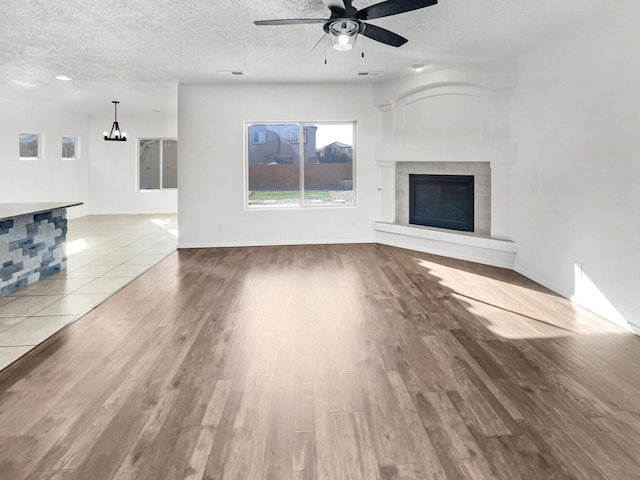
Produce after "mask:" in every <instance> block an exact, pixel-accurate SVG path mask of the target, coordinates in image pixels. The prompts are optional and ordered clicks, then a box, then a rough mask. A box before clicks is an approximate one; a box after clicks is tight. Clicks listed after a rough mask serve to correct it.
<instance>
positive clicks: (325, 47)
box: [324, 35, 327, 65]
mask: <svg viewBox="0 0 640 480" xmlns="http://www.w3.org/2000/svg"><path fill="white" fill-rule="evenodd" d="M324 64H325V65H326V64H327V36H326V35H325V36H324Z"/></svg>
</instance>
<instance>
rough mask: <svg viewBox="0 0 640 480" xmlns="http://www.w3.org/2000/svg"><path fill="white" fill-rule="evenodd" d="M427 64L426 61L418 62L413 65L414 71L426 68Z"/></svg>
mask: <svg viewBox="0 0 640 480" xmlns="http://www.w3.org/2000/svg"><path fill="white" fill-rule="evenodd" d="M425 67H426V65H425V64H424V63H416V64H414V65H411V69H412V70H413V71H414V72H421V71H423V70H424V69H425Z"/></svg>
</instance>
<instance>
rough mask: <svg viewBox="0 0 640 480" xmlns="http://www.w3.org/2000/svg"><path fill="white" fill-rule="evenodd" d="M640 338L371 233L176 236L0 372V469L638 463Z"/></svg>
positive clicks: (521, 286)
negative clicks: (292, 237)
mask: <svg viewBox="0 0 640 480" xmlns="http://www.w3.org/2000/svg"><path fill="white" fill-rule="evenodd" d="M639 365H640V338H638V337H635V336H634V335H632V334H630V333H627V332H624V331H623V330H621V329H619V328H617V327H615V326H613V325H612V324H610V323H608V322H606V321H604V320H602V319H600V318H598V317H597V316H595V315H593V314H591V313H589V312H587V311H583V310H581V309H579V308H578V307H575V306H574V305H572V304H571V303H570V302H568V301H567V300H565V299H563V298H560V297H558V296H556V295H554V294H552V293H550V292H549V291H547V290H545V289H543V288H541V287H540V286H538V285H536V284H534V283H533V282H530V281H529V280H527V279H525V278H524V277H522V276H520V275H518V274H516V273H514V272H511V271H507V270H502V269H498V268H492V267H487V266H481V265H476V264H471V263H467V262H462V261H456V260H451V259H445V258H442V257H436V256H431V255H427V254H421V253H416V252H412V251H408V250H402V249H397V248H393V247H387V246H382V245H373V244H365V245H330V246H285V247H250V248H226V249H202V250H182V251H179V252H176V253H174V254H172V255H171V256H169V257H168V258H167V259H165V260H164V261H162V262H161V263H160V264H158V265H156V266H155V267H153V268H152V269H151V270H149V271H148V272H146V273H145V274H144V275H142V276H141V277H140V278H139V279H137V280H135V281H134V282H133V283H131V284H129V285H128V286H127V287H125V288H124V289H123V290H121V291H119V292H118V293H117V294H115V295H114V296H113V297H111V298H110V299H108V300H107V301H106V302H105V303H103V304H102V305H100V306H99V307H98V308H96V309H95V310H93V311H91V312H90V313H89V314H87V315H86V316H84V317H82V318H81V319H80V320H78V321H77V322H76V323H73V324H71V325H69V326H68V327H66V328H65V329H63V330H62V331H60V332H58V333H57V334H56V335H55V336H54V337H52V338H50V339H49V340H47V341H46V342H45V343H44V344H42V345H40V346H39V347H37V348H36V349H35V350H33V351H32V352H30V353H29V354H27V356H25V357H23V358H22V359H21V360H19V361H18V362H16V363H14V364H13V365H11V366H10V367H9V368H7V369H6V370H4V371H2V372H0V478H2V479H11V480H17V479H23V478H27V479H29V480H36V479H38V480H45V479H46V480H53V479H55V480H69V479H82V480H87V479H91V480H95V479H118V480H123V479H134V478H135V479H154V480H156V479H182V478H184V479H201V478H204V479H219V480H237V479H242V480H254V479H255V480H262V479H273V480H302V479H318V480H342V479H344V480H359V479H362V480H372V479H380V480H423V479H445V478H446V479H463V478H473V479H486V478H500V479H509V480H513V479H545V480H547V479H571V478H573V479H637V478H640V463H639V462H640V368H638V367H639Z"/></svg>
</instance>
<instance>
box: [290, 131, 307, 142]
mask: <svg viewBox="0 0 640 480" xmlns="http://www.w3.org/2000/svg"><path fill="white" fill-rule="evenodd" d="M302 138H303V139H304V143H307V131H306V130H303V131H302ZM289 143H300V132H299V131H298V130H291V131H290V132H289Z"/></svg>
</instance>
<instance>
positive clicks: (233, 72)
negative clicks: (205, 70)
mask: <svg viewBox="0 0 640 480" xmlns="http://www.w3.org/2000/svg"><path fill="white" fill-rule="evenodd" d="M218 73H219V74H220V75H244V72H243V71H242V70H218Z"/></svg>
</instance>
